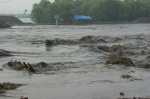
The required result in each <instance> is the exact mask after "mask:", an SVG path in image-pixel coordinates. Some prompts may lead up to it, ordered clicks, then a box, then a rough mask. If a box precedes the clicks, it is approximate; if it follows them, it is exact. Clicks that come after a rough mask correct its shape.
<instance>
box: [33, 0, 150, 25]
mask: <svg viewBox="0 0 150 99" xmlns="http://www.w3.org/2000/svg"><path fill="white" fill-rule="evenodd" d="M149 9H150V0H55V1H54V2H53V3H51V2H49V0H41V2H40V3H39V4H34V5H33V9H32V13H31V14H32V19H34V20H36V22H37V23H54V22H55V20H54V15H55V14H58V15H59V16H60V19H63V21H62V22H63V23H73V16H74V15H76V14H81V15H89V16H91V17H92V18H93V21H94V22H116V21H133V20H135V19H137V18H140V17H150V10H149Z"/></svg>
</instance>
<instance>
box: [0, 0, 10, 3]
mask: <svg viewBox="0 0 150 99" xmlns="http://www.w3.org/2000/svg"><path fill="white" fill-rule="evenodd" d="M10 1H12V0H6V1H1V2H0V3H5V2H10Z"/></svg>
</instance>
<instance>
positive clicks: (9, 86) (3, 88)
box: [0, 82, 22, 94]
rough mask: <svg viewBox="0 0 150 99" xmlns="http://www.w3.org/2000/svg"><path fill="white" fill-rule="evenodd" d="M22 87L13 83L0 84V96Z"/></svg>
mask: <svg viewBox="0 0 150 99" xmlns="http://www.w3.org/2000/svg"><path fill="white" fill-rule="evenodd" d="M20 86H22V84H14V83H10V82H7V83H5V82H4V83H0V94H3V93H5V92H6V91H7V90H14V89H16V88H18V87H20Z"/></svg>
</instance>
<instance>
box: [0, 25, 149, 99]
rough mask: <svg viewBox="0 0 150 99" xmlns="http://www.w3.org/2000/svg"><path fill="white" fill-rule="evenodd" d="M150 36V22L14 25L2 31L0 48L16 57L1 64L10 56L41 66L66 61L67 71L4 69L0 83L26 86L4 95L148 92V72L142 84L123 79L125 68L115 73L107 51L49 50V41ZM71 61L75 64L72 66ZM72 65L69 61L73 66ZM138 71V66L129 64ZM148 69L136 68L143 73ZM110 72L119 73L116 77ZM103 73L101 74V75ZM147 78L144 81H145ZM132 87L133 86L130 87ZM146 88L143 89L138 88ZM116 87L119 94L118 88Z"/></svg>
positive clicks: (84, 96) (89, 96)
mask: <svg viewBox="0 0 150 99" xmlns="http://www.w3.org/2000/svg"><path fill="white" fill-rule="evenodd" d="M141 34H142V35H150V24H104V25H58V26H55V25H35V26H13V27H11V28H9V29H0V48H1V49H4V50H8V51H11V52H12V54H13V55H14V56H9V57H1V58H0V67H2V68H3V64H5V63H7V62H8V61H11V60H14V61H15V60H17V61H21V62H27V63H31V64H36V63H39V62H46V63H64V64H65V65H66V66H68V67H67V69H63V70H60V71H51V72H45V73H39V74H30V73H28V72H27V71H15V70H11V69H7V68H4V70H3V71H0V83H3V82H11V83H21V84H27V85H25V86H22V87H19V88H17V89H16V90H11V91H7V93H6V94H5V95H6V96H8V97H0V99H19V97H20V96H25V97H28V98H29V99H105V98H112V99H115V98H117V97H120V96H119V94H118V93H120V92H121V91H123V92H125V93H127V94H128V95H127V96H125V97H132V96H135V95H138V94H141V95H143V96H148V94H147V93H146V92H145V91H149V90H150V87H147V85H149V81H150V76H148V75H149V73H147V72H146V73H143V75H145V76H146V77H147V79H148V81H145V83H144V84H143V85H142V83H143V82H140V81H137V82H129V83H126V82H125V81H124V80H121V81H118V79H120V78H119V77H120V75H121V74H123V73H126V71H123V72H121V71H117V70H114V71H111V70H107V69H105V68H103V67H102V66H103V63H105V62H104V60H103V59H101V57H103V56H104V54H102V53H97V52H92V51H90V50H89V49H88V48H83V47H80V46H78V45H58V46H53V47H51V48H49V50H47V48H46V46H45V41H46V40H47V39H48V40H53V39H56V38H59V39H67V40H68V39H69V40H76V39H80V38H82V37H85V36H89V35H90V36H102V37H103V36H104V37H107V36H109V37H122V36H126V35H128V36H129V35H131V36H132V35H141ZM70 62H74V63H75V64H72V63H70ZM68 64H69V65H68ZM130 69H131V70H135V68H130ZM130 69H127V70H130ZM142 72H143V70H137V72H136V73H135V75H140V73H142ZM111 75H114V76H113V77H112V76H111ZM99 77H100V78H99ZM146 77H145V79H146ZM100 79H102V80H104V79H114V81H115V82H116V83H106V84H103V83H97V82H95V81H100ZM131 86H132V87H131ZM142 88H146V89H143V90H139V89H142ZM114 91H115V92H114Z"/></svg>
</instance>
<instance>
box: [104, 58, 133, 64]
mask: <svg viewBox="0 0 150 99" xmlns="http://www.w3.org/2000/svg"><path fill="white" fill-rule="evenodd" d="M106 64H118V65H125V66H134V63H133V62H132V60H131V59H129V58H125V57H116V58H110V59H108V60H107V61H106Z"/></svg>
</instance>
